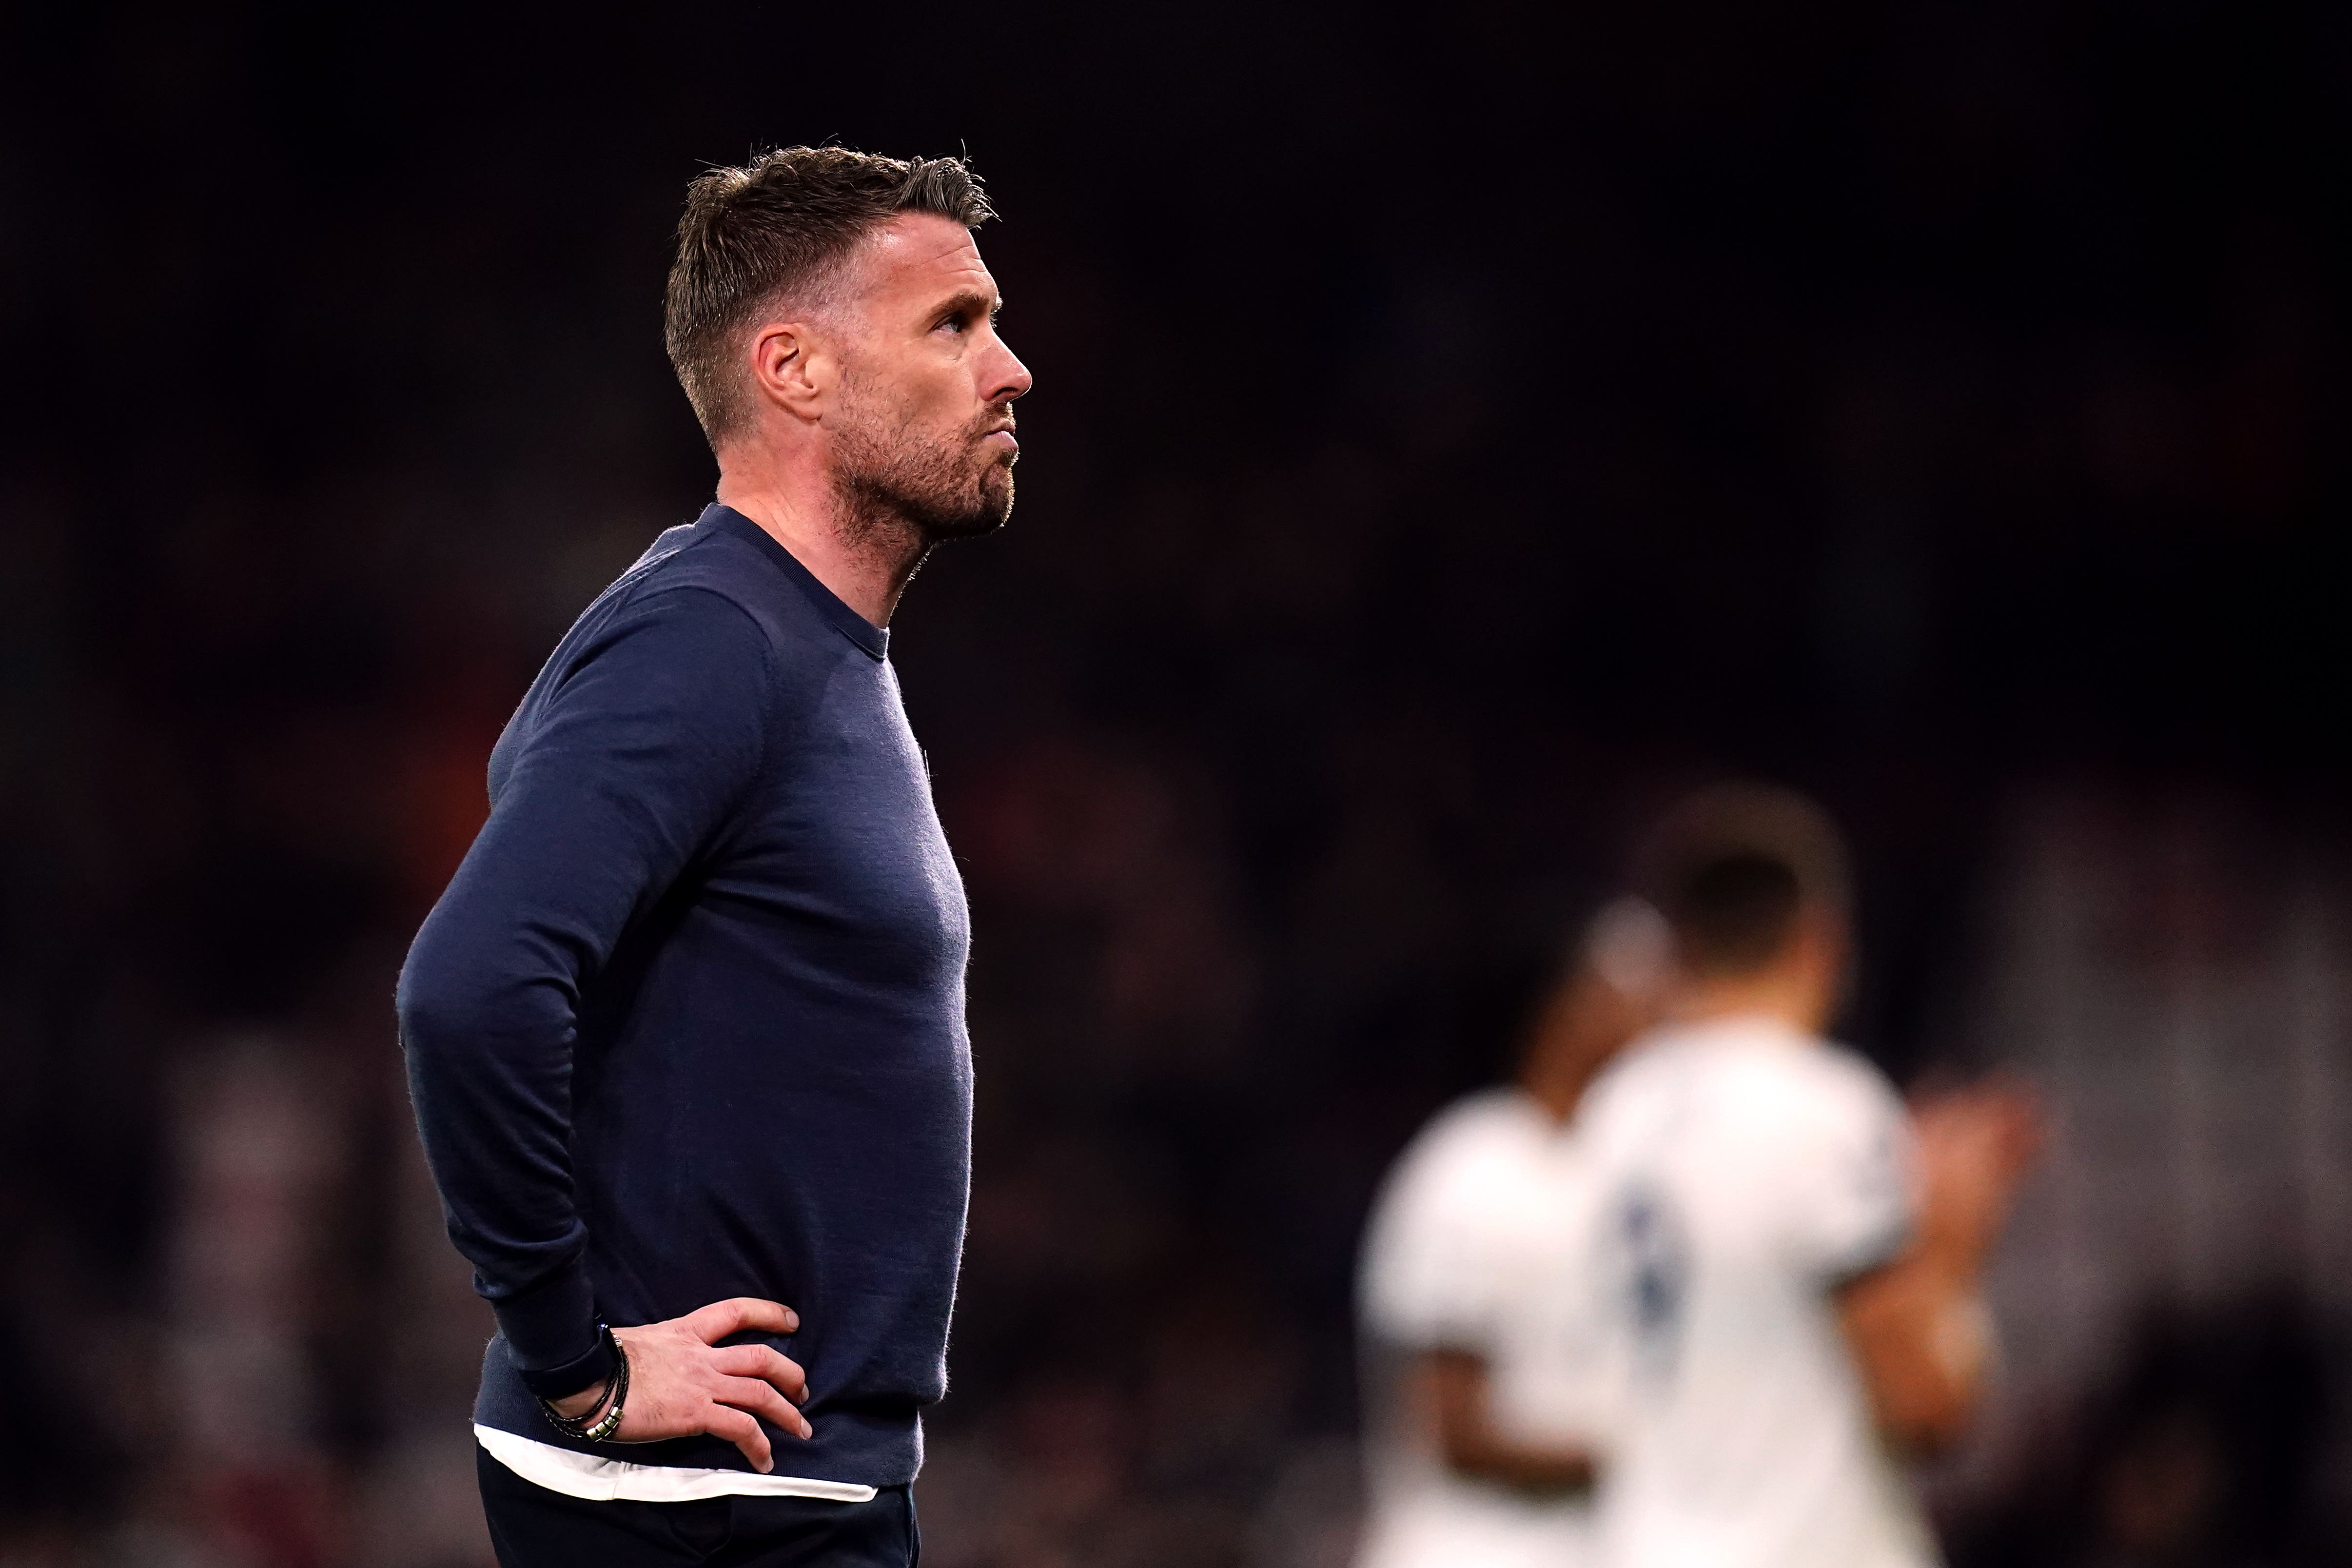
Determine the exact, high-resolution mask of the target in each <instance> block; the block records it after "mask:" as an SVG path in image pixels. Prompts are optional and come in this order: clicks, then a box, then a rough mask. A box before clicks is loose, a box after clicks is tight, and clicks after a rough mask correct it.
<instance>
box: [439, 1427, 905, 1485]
mask: <svg viewBox="0 0 2352 1568" xmlns="http://www.w3.org/2000/svg"><path fill="white" fill-rule="evenodd" d="M474 1438H475V1440H476V1441H477V1442H478V1443H480V1444H481V1445H482V1448H483V1450H484V1451H485V1452H486V1453H488V1455H489V1456H490V1458H493V1459H496V1460H497V1461H498V1462H499V1464H501V1465H504V1466H505V1467H506V1468H508V1469H509V1470H512V1471H513V1472H514V1473H515V1474H516V1475H519V1476H520V1477H521V1478H522V1479H524V1480H527V1481H529V1482H530V1483H531V1484H532V1485H533V1486H541V1487H545V1488H546V1489H548V1490H549V1491H551V1492H562V1494H563V1495H564V1496H566V1497H576V1498H585V1499H587V1500H589V1501H591V1502H615V1501H619V1502H693V1501H696V1500H698V1499H701V1498H714V1497H806V1498H822V1499H824V1500H827V1501H830V1502H872V1501H873V1500H874V1489H873V1488H872V1487H861V1486H854V1485H852V1484H851V1483H849V1482H847V1481H820V1480H813V1479H809V1478H808V1477H805V1476H762V1475H757V1474H754V1473H753V1472H751V1471H750V1470H689V1469H683V1468H678V1467H676V1466H672V1465H633V1464H631V1463H629V1462H628V1461H627V1460H626V1459H600V1458H596V1456H594V1455H593V1454H575V1453H573V1452H572V1450H571V1449H569V1448H559V1447H556V1446H555V1445H554V1444H552V1443H535V1442H533V1441H532V1440H531V1439H530V1438H529V1437H518V1436H515V1435H514V1434H513V1433H511V1432H501V1431H499V1430H498V1429H497V1428H496V1427H492V1426H476V1427H475V1428H474Z"/></svg>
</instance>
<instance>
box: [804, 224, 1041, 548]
mask: <svg viewBox="0 0 2352 1568" xmlns="http://www.w3.org/2000/svg"><path fill="white" fill-rule="evenodd" d="M844 282H845V293H847V294H848V296H849V298H847V299H845V300H844V301H843V305H844V307H845V314H846V315H847V316H848V318H849V329H850V332H851V334H852V335H851V336H850V338H849V341H848V342H847V344H846V345H845V352H844V353H843V356H842V379H841V384H840V395H839V399H838V402H837V403H836V405H835V409H834V410H833V411H832V412H830V413H828V414H827V416H826V418H825V423H826V425H827V426H829V427H830V430H831V433H832V436H833V439H834V453H835V482H836V483H837V484H839V486H840V487H841V489H842V491H843V493H844V495H845V498H846V499H847V500H849V501H850V502H851V506H850V508H849V510H850V513H851V515H852V516H856V517H866V518H868V519H875V518H877V513H878V514H887V515H895V516H897V517H899V518H902V519H904V520H905V521H908V522H909V523H911V524H913V525H914V526H915V528H916V529H917V530H919V531H920V532H921V534H922V535H923V537H924V538H925V539H926V540H928V541H931V542H937V541H939V540H942V539H956V538H962V537H965V536H968V535H971V534H976V533H986V532H987V531H990V530H991V529H993V528H996V527H998V526H1000V525H1002V524H1003V521H1004V520H1005V518H1006V517H1007V516H1008V515H1010V514H1011V512H1012V510H1013V462H1014V461H1015V460H1016V459H1017V458H1019V457H1020V455H1021V447H1020V444H1019V443H1018V442H1017V441H1015V440H1014V439H1013V399H1014V398H1017V397H1019V396H1020V395H1022V394H1023V393H1024V392H1027V391H1028V390H1029V382H1030V377H1029V372H1028V371H1027V370H1026V369H1025V368H1024V367H1023V365H1022V363H1021V362H1020V361H1019V360H1017V359H1015V358H1013V351H1012V350H1011V349H1009V348H1007V347H1005V346H1004V340H1003V339H1002V338H1000V337H998V336H997V335H996V311H997V309H998V307H999V305H1000V304H1001V303H1002V300H1001V299H1000V297H999V296H998V294H997V291H996V279H993V278H991V277H990V276H989V274H988V268H986V267H985V266H983V265H982V263H981V259H980V251H979V249H978V247H975V246H974V245H973V244H972V241H971V233H970V232H969V231H968V230H966V229H965V228H964V226H962V225H961V224H959V223H956V222H955V221H953V220H952V219H950V218H943V217H939V216H933V215H931V214H929V213H907V214H901V215H900V216H898V217H897V218H894V219H892V220H891V221H890V222H889V223H887V224H886V225H884V226H882V227H881V228H880V229H878V230H877V231H876V232H875V233H874V234H873V235H872V236H871V237H868V238H867V239H866V242H865V244H864V246H863V247H861V250H860V254H859V255H858V256H857V257H856V258H855V259H854V260H853V261H852V263H851V265H850V271H849V275H848V277H847V278H846V279H844Z"/></svg>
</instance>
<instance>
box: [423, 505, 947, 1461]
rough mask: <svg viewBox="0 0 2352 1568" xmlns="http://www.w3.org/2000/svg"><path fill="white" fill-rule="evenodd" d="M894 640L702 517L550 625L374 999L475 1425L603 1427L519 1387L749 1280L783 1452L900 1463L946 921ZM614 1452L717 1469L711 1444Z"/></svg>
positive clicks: (915, 1395)
mask: <svg viewBox="0 0 2352 1568" xmlns="http://www.w3.org/2000/svg"><path fill="white" fill-rule="evenodd" d="M887 649H888V641H887V633H885V632H883V631H880V630H878V629H877V628H876V627H875V626H872V625H870V624H869V623H868V622H866V620H865V619H864V618H863V617H861V616H858V615H857V614H856V612H855V611H853V610H851V609H850V608H849V607H848V606H847V605H844V604H843V603H841V601H840V600H838V599H836V598H835V597H834V596H833V595H832V594H831V593H829V592H828V591H826V589H825V587H824V584H821V583H819V582H818V581H817V580H816V579H815V577H814V576H813V575H811V574H810V573H809V572H808V570H807V569H806V568H805V567H803V566H802V565H801V563H799V562H797V561H795V560H794V559H793V557H792V555H791V554H790V552H787V551H785V550H784V549H783V548H782V546H781V545H779V544H778V543H777V542H775V541H774V540H772V538H770V537H769V536H768V535H767V534H766V533H764V532H762V531H761V530H760V528H759V527H758V526H757V525H756V524H754V523H752V522H751V521H750V520H748V519H746V518H744V517H742V516H741V515H740V514H739V513H737V512H734V511H731V510H728V509H727V508H725V507H723V506H713V507H711V508H709V510H706V511H705V512H704V513H703V514H702V516H701V517H700V518H699V519H698V520H697V521H695V522H694V523H692V524H691V525H689V526H687V527H683V528H675V529H672V530H670V531H668V532H667V533H665V534H663V535H662V536H661V538H660V539H659V540H657V541H656V542H655V545H654V547H653V549H652V550H651V551H649V552H647V553H646V556H645V558H644V559H643V560H642V561H640V562H638V563H637V564H636V565H635V567H634V568H632V569H631V571H630V572H629V574H627V575H626V576H625V577H623V578H622V579H621V580H620V581H619V582H617V583H615V584H613V586H612V587H611V588H609V589H607V590H606V591H605V592H604V595H603V596H602V597H600V598H599V599H598V600H597V601H596V602H595V603H594V604H593V605H590V606H589V608H588V610H587V611H586V613H584V614H583V615H582V616H581V617H580V619H579V621H578V622H577V623H575V624H574V625H573V626H572V630H571V631H570V632H569V633H568V634H567V635H566V636H565V637H564V638H563V641H562V643H561V644H560V645H559V646H558V647H556V650H555V653H554V655H553V657H552V658H550V659H549V660H548V662H547V667H546V668H544V669H543V670H541V672H540V675H539V679H537V680H536V681H534V682H533V683H532V685H531V688H530V692H529V693H528V694H527V695H526V696H525V697H524V698H523V700H522V705H521V707H520V708H519V709H518V710H516V712H515V716H514V718H513V719H512V721H509V723H508V725H507V729H506V733H505V734H504V735H503V736H501V737H500V738H499V743H498V748H497V750H496V751H494V752H492V753H491V756H490V802H491V809H490V816H489V820H488V823H487V824H486V825H485V826H484V827H483V828H482V832H481V836H480V837H478V838H477V839H476V840H475V841H474V846H473V848H472V849H471V850H470V851H469V852H468V853H467V857H466V859H465V863H464V864H463V865H462V866H461V867H459V868H458V870H457V876H456V878H455V879H453V880H452V881H451V882H450V884H449V889H448V891H447V892H446V893H444V894H443V895H442V898H441V901H440V903H439V904H437V905H436V907H435V908H434V910H433V913H432V915H431V916H430V917H429V918H428V919H427V920H426V921H425V927H424V929H423V930H422V931H419V932H418V933H417V937H416V942H415V946H414V947H412V948H411V949H410V951H409V955H408V963H407V965H406V967H405V968H404V971H403V972H402V974H401V980H400V992H399V1007H400V1025H401V1039H402V1043H403V1046H404V1049H405V1050H406V1052H407V1058H408V1073H409V1085H410V1089H411V1092H412V1093H413V1095H414V1097H415V1103H416V1118H417V1124H418V1127H419V1128H420V1129H421V1131H422V1132H423V1135H424V1140H425V1154H426V1157H427V1159H428V1160H429V1161H430V1163H431V1164H432V1168H433V1173H434V1178H435V1180H436V1182H437V1183H438V1184H439V1185H440V1189H441V1195H442V1200H443V1203H444V1205H445V1207H446V1211H447V1215H448V1222H449V1234H450V1237H451V1238H452V1239H453V1240H454V1241H456V1243H457V1247H458V1250H459V1251H461V1252H463V1253H464V1254H465V1255H466V1257H467V1258H468V1259H469V1260H471V1262H472V1263H473V1265H474V1267H475V1270H476V1273H475V1286H476V1289H478V1290H480V1291H481V1293H482V1294H483V1295H484V1296H485V1297H487V1298H488V1300H490V1302H491V1303H492V1305H493V1306H494V1308H495V1309H496V1310H497V1314H498V1321H499V1336H498V1338H496V1339H495V1340H493V1341H492V1342H490V1348H489V1353H488V1358H487V1360H486V1362H485V1363H484V1366H483V1373H482V1389H481V1396H480V1400H479V1403H478V1405H477V1406H476V1411H475V1418H476V1419H477V1420H478V1421H479V1422H480V1423H482V1424H483V1425H485V1426H491V1427H495V1428H498V1429H500V1430H504V1431H508V1432H514V1433H519V1434H520V1435H521V1436H526V1437H531V1438H536V1439H538V1440H539V1441H541V1442H551V1443H557V1444H559V1445H561V1446H563V1447H572V1448H577V1449H581V1450H583V1451H599V1450H590V1449H589V1447H588V1446H587V1445H585V1444H581V1443H576V1442H570V1441H567V1440H566V1439H563V1438H562V1437H560V1436H558V1435H557V1433H556V1432H555V1430H554V1429H553V1427H551V1426H550V1425H549V1424H548V1423H547V1421H546V1419H545V1418H544V1417H543V1416H542V1415H541V1413H540V1411H539V1409H538V1406H537V1405H536V1403H535V1402H534V1400H533V1398H532V1395H531V1389H532V1387H533V1386H537V1387H539V1388H540V1389H541V1392H550V1393H560V1392H562V1391H563V1387H562V1385H565V1384H569V1385H570V1386H573V1387H576V1386H580V1385H583V1384H588V1383H591V1382H593V1381H594V1375H593V1374H598V1373H601V1366H602V1362H601V1359H600V1358H601V1356H602V1353H603V1352H601V1348H600V1346H601V1342H600V1341H599V1340H598V1339H597V1336H596V1334H595V1324H596V1322H597V1321H598V1319H599V1318H602V1319H604V1321H609V1322H611V1323H614V1324H615V1325H619V1326H625V1325H629V1324H635V1323H647V1322H654V1321H660V1320H662V1319H665V1318H674V1317H677V1316H679V1315H680V1314H682V1313H685V1312H689V1311H692V1310H694V1309H696V1308H698V1307H701V1306H704V1305H707V1304H708V1303H709V1302H712V1301H716V1300H722V1299H724V1298H727V1297H730V1296H763V1297H768V1298H770V1299H772V1300H779V1301H782V1302H784V1303H785V1304H787V1305H788V1306H791V1307H793V1308H794V1309H795V1310H798V1311H799V1313H800V1315H801V1329H800V1331H799V1332H798V1333H797V1334H794V1335H790V1336H759V1337H761V1338H762V1339H764V1340H765V1341H766V1342H769V1343H772V1344H774V1345H776V1346H777V1347H778V1348H779V1349H781V1350H782V1351H783V1352H785V1353H786V1354H788V1355H791V1356H793V1358H794V1359H796V1360H798V1361H799V1362H800V1363H802V1364H803V1366H805V1367H806V1368H807V1369H808V1373H809V1384H810V1389H811V1394H812V1397H811V1399H810V1401H809V1403H808V1405H806V1406H805V1407H804V1410H805V1414H806V1415H807V1416H808V1418H809V1421H810V1424H811V1425H812V1426H814V1427H815V1429H816V1436H814V1438H813V1439H811V1440H809V1441H808V1442H805V1443H803V1442H802V1441H801V1440H800V1439H799V1438H797V1437H793V1436H785V1435H783V1434H782V1432H780V1431H779V1430H778V1429H776V1428H774V1427H772V1426H771V1427H770V1428H769V1431H768V1436H769V1437H770V1439H771V1441H772V1443H773V1444H774V1447H775V1463H776V1471H777V1473H778V1474H780V1475H797V1476H811V1477H816V1478H821V1479H827V1480H840V1481H851V1482H858V1483H863V1484H866V1485H869V1486H889V1485H895V1484H898V1483H900V1482H904V1481H908V1480H910V1479H913V1477H914V1474H915V1470H916V1468H917V1467H918V1465H919V1463H920V1461H921V1450H922V1438H921V1426H920V1421H919V1411H920V1409H921V1408H922V1406H924V1405H928V1404H930V1403H931V1402H933V1401H935V1400H937V1399H938V1398H939V1397H940V1394H941V1393H942V1392H944V1390H945V1386H946V1349H947V1332H948V1313H949V1309H950V1305H951V1304H952V1302H953V1299H954V1295H955V1280H956V1268H957V1262H958V1259H959V1257H960V1255H961V1248H962V1244H963V1224H964V1205H965V1195H966V1191H967V1187H968V1184H969V1173H970V1164H971V1050H970V1046H969V1043H968V1040H967V1037H966V1035H965V1032H964V1009H963V972H964V956H965V951H966V948H967V946H968V943H969V926H968V924H967V920H966V915H965V910H964V899H963V887H962V883H961V879H959V878H958V876H957V873H956V868H955V864H954V862H953V860H952V859H951V858H950V856H949V853H948V847H947V841H946V839H945V837H943V836H942V835H941V833H940V824H939V818H938V816H937V815H936V814H935V813H934V811H933V810H932V806H931V796H930V788H929V780H928V777H927V774H926V773H925V769H924V764H923V758H922V754H921V752H919V751H917V750H916V747H915V742H914V737H913V735H912V734H911V733H910V732H909V731H908V728H907V720H906V715H905V711H904V710H903V709H902V707H901V706H900V703H899V699H898V682H897V679H896V678H895V676H894V675H893V674H892V672H891V668H890V664H889V662H888V659H887V657H886V655H887ZM527 1378H528V1381H526V1380H527ZM601 1452H604V1453H605V1454H607V1455H613V1454H614V1450H613V1449H611V1448H609V1447H607V1448H604V1449H602V1450H601ZM617 1457H622V1458H629V1459H632V1460H635V1461H637V1462H640V1463H646V1464H657V1465H678V1466H689V1467H698V1468H736V1469H741V1468H748V1467H747V1466H746V1464H745V1461H744V1460H743V1458H742V1456H741V1455H740V1453H739V1452H738V1451H737V1450H736V1449H735V1448H734V1447H733V1446H732V1445H730V1444H728V1443H724V1442H721V1441H719V1440H718V1439H716V1438H709V1437H698V1438H682V1439H677V1440H675V1441H670V1442H665V1443H657V1444H649V1445H645V1446H643V1447H630V1448H626V1449H622V1450H619V1452H618V1455H617Z"/></svg>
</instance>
